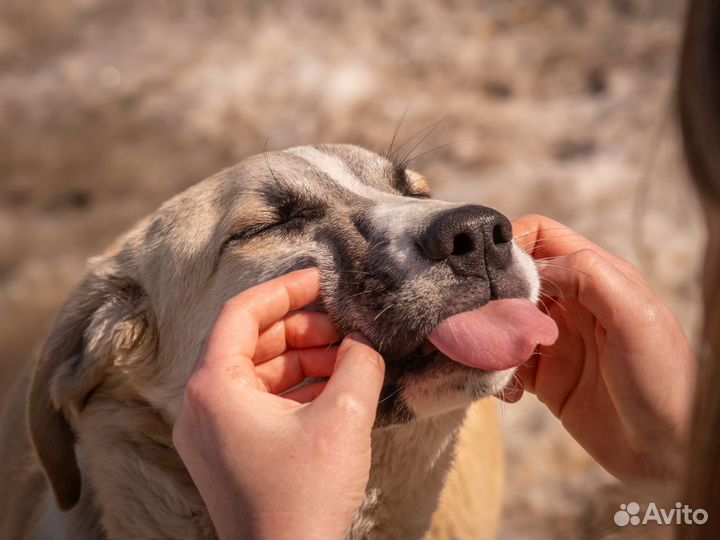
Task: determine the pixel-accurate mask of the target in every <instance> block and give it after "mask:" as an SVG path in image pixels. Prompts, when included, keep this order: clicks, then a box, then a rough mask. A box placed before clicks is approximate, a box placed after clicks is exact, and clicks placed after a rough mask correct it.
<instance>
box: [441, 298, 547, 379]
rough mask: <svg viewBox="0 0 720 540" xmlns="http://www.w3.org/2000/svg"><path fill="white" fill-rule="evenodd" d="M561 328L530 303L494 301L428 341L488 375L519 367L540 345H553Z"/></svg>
mask: <svg viewBox="0 0 720 540" xmlns="http://www.w3.org/2000/svg"><path fill="white" fill-rule="evenodd" d="M557 337H558V327H557V325H556V324H555V321H553V320H552V319H551V318H550V317H548V316H547V315H545V314H544V313H543V312H542V311H540V310H539V309H538V308H537V307H535V304H533V303H532V302H531V301H530V300H525V299H521V298H507V299H503V300H493V301H491V302H488V303H487V304H485V305H484V306H483V307H481V308H479V309H475V310H473V311H466V312H464V313H458V314H457V315H453V316H452V317H450V318H449V319H445V320H444V321H443V322H441V323H440V324H439V325H438V326H437V328H435V330H433V332H432V334H430V337H429V338H428V339H429V340H430V342H431V343H432V344H433V345H435V347H437V348H438V349H439V350H440V352H442V353H443V354H444V355H445V356H447V357H449V358H450V359H452V360H455V361H456V362H460V363H461V364H465V365H468V366H471V367H475V368H480V369H484V370H486V371H499V370H502V369H508V368H511V367H515V366H519V365H520V364H522V363H523V362H525V361H526V360H528V359H529V358H530V356H531V355H532V353H533V351H534V350H535V347H536V346H537V345H552V344H553V343H555V340H556V339H557Z"/></svg>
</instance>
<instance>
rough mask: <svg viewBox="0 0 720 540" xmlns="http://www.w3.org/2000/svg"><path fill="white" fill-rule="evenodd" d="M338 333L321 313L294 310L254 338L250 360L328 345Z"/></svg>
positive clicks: (336, 338) (258, 362)
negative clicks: (254, 348) (253, 351)
mask: <svg viewBox="0 0 720 540" xmlns="http://www.w3.org/2000/svg"><path fill="white" fill-rule="evenodd" d="M339 339H340V333H339V332H338V330H337V329H336V328H335V325H333V323H332V321H331V320H330V317H328V316H327V315H326V314H324V313H314V312H295V313H290V314H289V315H288V316H287V317H285V318H284V319H281V320H279V321H277V322H276V323H274V324H272V325H271V326H270V327H269V328H267V329H266V330H264V331H263V332H262V333H261V334H260V337H259V339H258V342H257V348H256V350H255V356H254V357H253V362H254V363H255V364H260V363H262V362H265V361H266V360H269V359H271V358H275V357H276V356H278V355H280V354H282V353H284V352H285V351H286V350H287V349H305V348H308V347H319V346H321V345H330V344H331V343H335V342H337V341H338V340H339Z"/></svg>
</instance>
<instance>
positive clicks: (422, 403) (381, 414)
mask: <svg viewBox="0 0 720 540" xmlns="http://www.w3.org/2000/svg"><path fill="white" fill-rule="evenodd" d="M514 371H515V369H514V368H511V369H506V370H503V371H484V370H481V369H477V368H471V367H468V366H465V365H463V364H459V363H457V362H454V361H453V360H451V359H449V358H448V357H447V356H445V355H444V354H442V353H441V352H439V351H437V350H434V351H432V352H431V353H429V354H427V355H425V356H412V357H409V358H406V359H400V360H395V361H393V362H392V363H389V364H388V365H387V368H386V380H385V386H384V388H383V391H382V394H381V396H380V404H379V407H378V418H377V421H376V427H383V426H387V425H392V424H402V423H406V422H409V421H412V420H413V419H420V418H428V417H432V416H438V415H441V414H445V413H448V412H451V411H455V410H458V409H462V408H465V407H467V406H469V405H470V404H471V403H473V402H474V401H477V400H479V399H482V398H484V397H487V396H491V395H498V394H499V393H501V392H502V391H503V389H504V388H505V387H506V386H507V385H508V384H509V383H510V381H511V380H512V377H513V373H514Z"/></svg>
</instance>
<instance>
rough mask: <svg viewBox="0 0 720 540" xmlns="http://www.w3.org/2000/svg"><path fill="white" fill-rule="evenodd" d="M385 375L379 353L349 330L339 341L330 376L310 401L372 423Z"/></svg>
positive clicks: (319, 406) (316, 406) (328, 409)
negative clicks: (322, 388)
mask: <svg viewBox="0 0 720 540" xmlns="http://www.w3.org/2000/svg"><path fill="white" fill-rule="evenodd" d="M384 379H385V361H384V360H383V358H382V356H380V353H378V352H377V351H375V349H373V348H372V347H371V346H370V344H369V343H368V341H367V340H366V339H365V338H364V337H363V336H361V335H360V334H351V335H349V336H347V337H346V338H345V339H344V340H343V342H342V343H341V344H340V348H339V350H338V353H337V359H336V360H335V369H334V370H333V373H332V375H331V376H330V380H328V382H327V385H326V386H325V389H324V391H323V392H322V393H321V394H320V395H319V396H318V397H317V399H315V401H314V402H313V404H312V405H313V407H315V408H317V409H323V410H327V411H335V412H337V413H338V414H341V415H354V416H356V415H359V416H360V418H361V419H362V420H363V421H365V422H369V423H372V422H373V421H374V419H375V412H376V410H377V404H378V399H379V397H380V390H381V389H382V386H383V381H384Z"/></svg>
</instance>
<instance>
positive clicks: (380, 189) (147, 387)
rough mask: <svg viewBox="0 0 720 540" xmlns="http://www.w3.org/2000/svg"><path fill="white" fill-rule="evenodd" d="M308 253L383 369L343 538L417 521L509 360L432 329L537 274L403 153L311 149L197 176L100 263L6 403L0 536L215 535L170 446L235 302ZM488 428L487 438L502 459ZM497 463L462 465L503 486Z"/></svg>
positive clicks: (348, 327) (506, 375) (531, 290)
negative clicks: (470, 361)
mask: <svg viewBox="0 0 720 540" xmlns="http://www.w3.org/2000/svg"><path fill="white" fill-rule="evenodd" d="M310 266H314V267H318V268H319V269H320V270H321V275H322V296H323V300H322V303H321V304H320V305H317V306H314V309H319V310H323V311H325V312H327V313H328V314H329V316H330V317H331V318H332V320H333V321H334V322H335V324H336V325H337V326H338V328H339V329H340V330H341V331H342V332H343V333H347V332H350V331H359V332H362V333H363V334H364V335H365V336H367V337H368V339H369V340H370V341H371V342H372V343H373V344H374V346H375V347H376V348H377V349H378V351H379V352H380V353H381V354H382V355H383V357H384V358H385V361H386V365H387V369H386V381H385V385H384V388H383V391H382V394H381V398H380V402H379V407H378V413H377V419H376V425H375V427H374V431H373V436H372V467H371V474H370V480H369V483H368V487H367V492H366V496H365V499H364V502H363V504H362V505H361V507H360V509H359V510H358V513H357V516H356V517H355V519H354V521H353V523H352V525H351V526H350V529H349V531H348V537H350V538H419V537H422V536H423V535H424V534H426V532H427V531H428V528H429V527H430V521H431V518H432V516H433V512H435V510H436V507H437V505H438V499H439V497H440V495H441V492H442V490H443V486H444V484H445V482H446V478H447V474H448V471H449V469H450V466H451V463H452V460H453V453H454V449H455V446H456V444H455V443H456V439H457V437H458V434H459V431H460V428H461V425H462V423H463V419H464V417H465V413H466V411H467V410H468V407H469V406H470V405H471V404H472V403H473V402H475V401H477V400H479V399H481V398H484V397H487V396H491V395H497V394H498V393H499V392H501V391H502V390H503V388H504V387H505V386H506V385H507V384H508V382H509V381H510V380H511V378H512V375H513V369H512V368H508V369H494V370H485V369H478V368H477V367H473V366H470V365H464V364H463V363H459V362H456V361H453V360H450V359H449V358H448V357H447V356H446V355H445V354H443V353H442V352H440V350H439V349H438V348H437V347H435V346H433V344H432V343H431V342H430V341H428V336H430V335H431V333H432V332H433V329H434V328H436V327H438V325H439V324H440V323H441V322H442V321H444V320H446V319H448V318H449V317H451V316H453V315H456V314H458V313H463V312H468V311H470V310H474V309H476V308H479V307H481V306H483V305H485V304H487V303H488V302H489V301H490V300H494V299H498V298H527V299H530V300H531V301H533V302H535V301H537V298H538V294H539V290H540V281H539V277H538V272H537V270H536V268H535V265H534V263H533V261H532V259H531V257H530V256H528V255H527V254H526V253H524V252H523V251H522V250H521V249H519V248H518V247H517V245H516V244H515V242H514V241H513V239H512V227H511V225H510V222H509V221H508V220H507V218H505V216H503V215H502V214H500V213H499V212H496V211H495V210H492V209H490V208H487V207H483V206H479V205H472V204H461V203H449V202H443V201H439V200H435V199H432V198H431V194H430V190H429V188H428V185H427V182H426V180H425V179H424V178H423V177H422V176H421V175H420V174H418V173H416V172H414V171H412V170H409V169H408V168H407V167H406V163H403V162H400V161H397V160H395V159H393V158H392V157H388V156H381V155H379V154H376V153H373V152H371V151H369V150H365V149H363V148H360V147H357V146H352V145H318V146H303V147H297V148H291V149H288V150H284V151H278V152H265V153H263V154H260V155H257V156H253V157H250V158H248V159H246V160H245V161H243V162H241V163H239V164H238V165H236V166H234V167H231V168H229V169H227V170H225V171H223V172H220V173H218V174H217V175H215V176H212V177H210V178H209V179H206V180H204V181H203V182H201V183H199V184H197V185H195V186H193V187H191V188H189V189H187V190H186V191H184V192H183V193H180V194H179V195H177V196H175V197H174V198H172V199H170V200H169V201H167V202H166V203H165V204H163V205H162V206H161V207H160V208H159V209H158V210H157V211H156V212H155V213H154V214H152V215H150V216H149V217H147V218H145V219H144V220H142V221H141V222H140V223H138V224H137V225H136V226H135V227H134V228H133V229H132V230H131V231H130V232H129V233H127V234H125V235H124V236H123V237H121V238H120V239H119V240H118V241H117V242H116V243H115V244H114V245H113V246H112V247H111V248H110V249H109V250H108V251H106V252H105V253H104V254H103V255H101V256H99V257H96V258H93V259H91V260H90V261H89V263H88V271H87V273H86V275H85V276H84V278H83V279H82V281H81V282H80V284H79V285H78V286H77V287H76V288H75V289H74V290H73V291H72V293H71V294H70V296H69V298H68V300H67V302H66V303H65V305H64V306H63V308H62V310H61V312H60V314H59V317H58V319H57V321H56V323H55V325H54V327H53V328H52V330H51V332H50V334H49V336H48V338H47V340H46V341H45V344H44V346H43V348H42V351H41V353H40V355H39V359H38V361H37V363H36V365H35V367H34V370H33V373H32V374H31V373H29V372H28V373H27V374H26V375H25V376H24V377H23V378H22V380H21V381H20V382H19V384H18V385H17V386H16V388H15V390H14V394H13V395H12V396H11V397H10V398H9V400H8V404H9V406H8V409H7V410H6V413H5V418H4V421H3V425H2V439H1V441H2V442H1V444H2V447H1V448H0V460H1V461H0V476H2V478H4V479H5V480H4V483H3V486H2V487H0V520H1V521H0V535H1V536H3V537H7V536H10V537H34V538H40V537H53V538H60V537H67V538H71V537H73V538H74V537H78V538H79V537H85V538H89V537H93V538H99V537H124V538H140V537H143V538H148V537H156V538H160V537H168V538H170V537H172V538H191V537H192V538H213V537H215V530H214V528H213V525H212V523H211V521H210V519H209V516H208V514H207V511H206V509H205V507H204V505H203V502H202V500H201V498H200V496H199V494H198V492H197V490H196V489H195V487H194V485H193V482H192V480H191V479H190V476H189V475H188V473H187V471H186V470H185V468H184V467H183V464H182V462H181V460H180V458H179V457H178V455H177V453H176V451H175V450H174V448H173V444H172V437H171V432H172V426H173V422H174V419H175V418H176V417H177V414H178V412H179V410H180V406H181V403H182V399H183V394H184V387H185V384H186V382H187V381H188V379H189V377H190V375H191V373H192V371H193V368H194V366H195V363H196V361H197V358H198V356H199V354H200V352H201V350H202V348H203V345H204V341H205V339H206V338H207V336H208V334H209V332H210V329H211V327H212V325H213V322H214V321H215V318H216V317H217V315H218V313H219V311H220V309H221V308H222V306H223V304H224V302H226V301H227V300H228V299H229V298H231V297H232V296H234V295H236V294H237V293H239V292H241V291H243V290H245V289H247V288H249V287H252V286H254V285H256V284H258V283H261V282H263V281H266V280H268V279H271V278H274V277H277V276H280V275H282V274H285V273H287V272H290V271H292V270H296V269H300V268H305V267H310ZM486 403H487V402H486ZM483 407H484V408H483V409H482V410H480V412H479V413H478V414H480V415H483V416H484V417H487V418H490V417H491V416H492V415H488V411H489V409H488V408H487V406H486V405H483ZM490 421H491V420H488V422H490ZM488 436H489V437H491V438H492V439H493V441H495V442H492V441H491V443H490V444H489V446H488V449H487V450H482V451H481V450H478V453H484V455H486V456H497V455H498V452H497V448H498V444H497V441H498V440H499V439H498V435H497V432H496V430H495V431H494V432H493V430H489V435H488ZM471 461H472V459H471ZM497 463H499V460H496V462H495V463H490V464H488V465H487V467H486V469H485V470H484V472H483V464H482V463H479V466H476V467H475V468H474V470H475V471H477V470H478V468H479V470H480V473H479V474H480V476H479V477H473V478H472V479H468V480H469V481H471V482H472V483H478V484H482V483H483V482H484V480H485V479H486V480H487V482H488V483H489V484H492V485H496V484H499V482H498V480H497V470H495V469H493V468H492V467H493V466H494V465H495V464H497ZM495 498H496V499H497V497H495ZM456 504H459V505H462V504H465V503H464V502H457V503H456ZM467 504H468V505H469V506H470V507H472V505H471V503H469V502H468V503H467ZM498 504H499V503H498V502H497V501H496V502H493V503H491V504H490V507H492V508H494V509H497V508H498ZM445 523H446V526H445V528H443V527H442V526H441V527H439V528H436V529H435V531H436V533H438V534H440V533H442V531H447V530H448V528H447V523H448V520H447V519H446V520H445Z"/></svg>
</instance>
